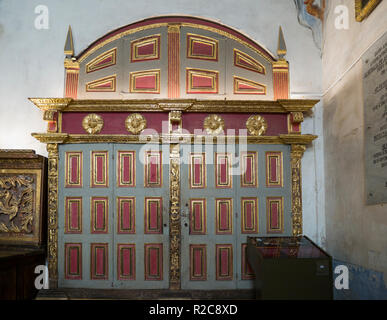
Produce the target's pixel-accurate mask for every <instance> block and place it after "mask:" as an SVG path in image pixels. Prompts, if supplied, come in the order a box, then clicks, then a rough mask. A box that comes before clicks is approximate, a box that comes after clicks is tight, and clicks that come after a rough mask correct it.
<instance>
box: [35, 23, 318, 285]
mask: <svg viewBox="0 0 387 320" xmlns="http://www.w3.org/2000/svg"><path fill="white" fill-rule="evenodd" d="M285 54H286V45H285V42H284V38H283V34H282V30H281V29H280V32H279V37H278V50H277V55H278V57H274V56H273V54H271V53H269V52H268V51H267V50H266V49H264V48H263V46H261V45H259V44H257V43H255V42H254V41H252V40H251V39H249V38H248V37H246V36H245V35H243V34H241V33H239V32H237V31H235V30H233V29H231V28H229V27H227V26H224V25H222V24H219V23H217V22H213V21H208V20H205V19H200V18H194V17H176V16H173V17H157V18H149V19H145V20H142V21H140V22H136V23H133V24H130V25H128V26H125V27H122V28H119V29H117V30H114V31H112V32H110V33H108V34H107V35H105V36H103V37H102V38H100V39H98V40H96V41H95V42H94V43H92V44H91V45H90V46H89V47H88V48H87V49H85V50H84V51H83V52H81V53H80V54H78V55H75V53H74V46H73V40H72V31H71V28H70V29H69V32H68V36H67V39H66V44H65V55H66V58H65V72H66V78H65V79H66V82H65V90H64V92H65V97H64V98H31V99H30V100H31V101H32V102H33V103H34V104H35V105H36V106H37V107H39V108H40V109H41V110H42V111H44V116H43V119H44V120H45V121H47V122H48V127H47V132H46V133H33V134H32V135H33V136H34V137H35V138H36V139H38V140H39V141H41V142H43V143H46V144H47V150H48V154H49V205H48V208H49V212H48V214H49V224H48V229H49V230H48V231H49V238H48V249H49V250H48V253H49V257H48V261H49V274H50V280H51V286H53V287H55V286H59V287H90V288H110V287H112V286H113V287H117V288H130V289H136V290H139V289H149V288H154V287H157V288H160V289H161V288H163V289H173V290H178V289H190V290H196V289H198V288H200V289H208V290H211V289H217V290H218V291H217V292H221V291H219V290H226V289H231V290H235V289H247V288H252V275H251V270H250V271H249V269H248V268H247V264H246V257H245V251H244V250H245V248H246V246H245V244H246V238H247V236H248V235H251V236H268V235H271V236H281V235H282V236H286V235H301V234H302V197H301V157H302V155H303V152H304V151H305V148H306V145H307V144H309V143H310V142H311V141H313V140H314V139H315V138H316V136H314V135H309V134H302V133H301V123H302V121H303V119H304V113H305V112H307V111H309V110H310V109H311V108H313V106H314V105H315V104H316V103H317V101H316V100H292V99H289V96H288V93H289V73H288V62H287V61H286V60H285ZM197 129H199V132H197ZM148 141H151V142H153V144H157V145H158V147H157V148H158V149H157V148H156V149H157V150H153V151H152V150H151V151H149V150H146V152H145V154H142V153H141V148H140V146H142V145H147V142H148ZM207 142H210V143H209V145H211V146H212V145H216V147H215V148H217V149H215V150H214V149H211V150H210V151H207V149H205V147H206V143H207ZM195 143H198V145H199V149H198V150H199V151H197V150H196V151H192V150H191V151H192V152H191V151H188V152H184V150H185V148H186V147H187V146H188V148H193V147H195V146H197V145H195ZM223 145H227V146H228V145H230V146H233V147H235V146H236V149H233V151H230V152H228V151H226V152H225V150H223V149H221V147H222V146H223ZM242 147H245V148H246V149H242ZM161 149H162V150H161ZM148 151H149V152H148ZM160 151H161V153H160ZM140 154H141V156H139V155H140ZM187 154H188V156H187ZM184 156H187V159H185V158H184ZM209 159H213V160H214V161H213V162H211V163H210V162H207V160H209ZM235 159H237V160H238V162H239V163H241V168H244V171H240V172H239V174H238V175H233V174H231V172H232V171H230V170H231V169H230V168H231V163H233V161H234V160H235ZM185 160H186V162H184V161H185ZM195 177H197V179H196V178H195ZM120 210H121V211H120ZM194 212H196V213H195V214H194ZM132 214H135V215H132ZM125 217H126V218H125ZM132 218H133V219H132ZM195 219H196V220H195ZM195 221H196V222H197V224H195V223H194V222H195ZM132 222H133V223H132ZM120 223H121V224H120ZM147 223H148V224H147ZM205 227H207V228H205ZM130 239H132V240H130ZM139 239H140V240H139ZM141 239H142V240H141ZM195 259H196V260H195ZM193 261H194V262H193ZM195 261H196V262H195ZM120 266H123V269H120ZM225 266H226V267H225Z"/></svg>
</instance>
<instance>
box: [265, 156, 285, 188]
mask: <svg viewBox="0 0 387 320" xmlns="http://www.w3.org/2000/svg"><path fill="white" fill-rule="evenodd" d="M265 156H266V187H283V154H282V152H281V151H267V152H266V154H265Z"/></svg>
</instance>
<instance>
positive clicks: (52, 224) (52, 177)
mask: <svg viewBox="0 0 387 320" xmlns="http://www.w3.org/2000/svg"><path fill="white" fill-rule="evenodd" d="M47 151H48V271H49V277H50V283H52V284H51V286H52V285H53V286H54V287H57V281H58V212H57V208H58V164H59V154H58V144H57V143H48V144H47Z"/></svg>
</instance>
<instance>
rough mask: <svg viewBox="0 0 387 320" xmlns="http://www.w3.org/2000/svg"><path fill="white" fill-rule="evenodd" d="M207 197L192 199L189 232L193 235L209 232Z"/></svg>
mask: <svg viewBox="0 0 387 320" xmlns="http://www.w3.org/2000/svg"><path fill="white" fill-rule="evenodd" d="M206 206H207V205H206V199H190V212H189V214H190V219H189V220H190V226H189V233H190V234H192V235H198V234H206V232H207V209H206Z"/></svg>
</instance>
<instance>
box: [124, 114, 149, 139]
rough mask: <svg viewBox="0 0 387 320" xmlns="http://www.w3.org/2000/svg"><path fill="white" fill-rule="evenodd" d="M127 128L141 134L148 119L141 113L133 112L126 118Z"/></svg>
mask: <svg viewBox="0 0 387 320" xmlns="http://www.w3.org/2000/svg"><path fill="white" fill-rule="evenodd" d="M125 127H126V130H128V131H129V132H131V133H133V134H139V133H140V132H141V131H142V130H144V129H145V128H146V119H145V118H144V116H143V115H141V114H139V113H133V114H131V115H130V116H128V117H127V118H126V120H125Z"/></svg>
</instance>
